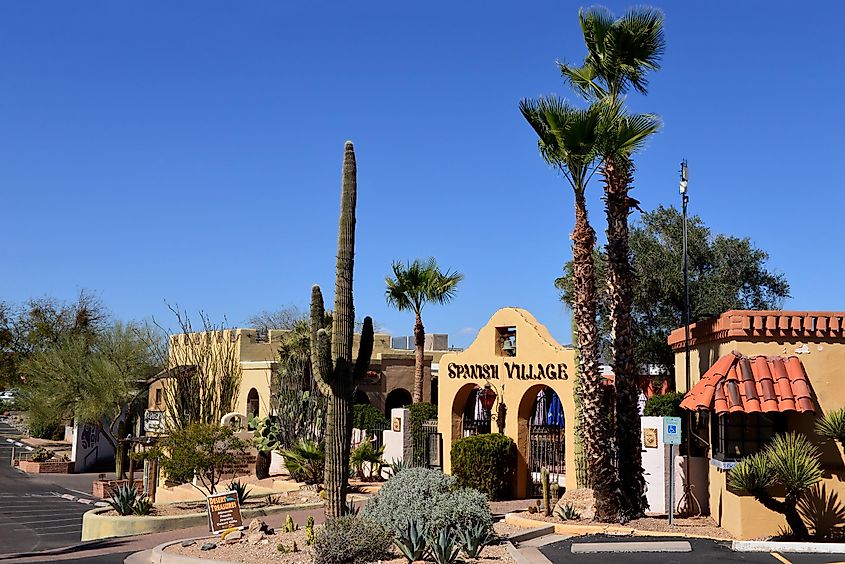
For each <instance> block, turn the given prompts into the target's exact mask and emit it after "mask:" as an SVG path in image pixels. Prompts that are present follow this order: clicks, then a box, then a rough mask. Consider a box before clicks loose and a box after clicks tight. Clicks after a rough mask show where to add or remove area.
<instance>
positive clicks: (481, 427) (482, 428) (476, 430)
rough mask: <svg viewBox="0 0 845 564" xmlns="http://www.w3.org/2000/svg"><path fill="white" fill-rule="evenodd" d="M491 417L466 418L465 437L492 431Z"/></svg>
mask: <svg viewBox="0 0 845 564" xmlns="http://www.w3.org/2000/svg"><path fill="white" fill-rule="evenodd" d="M490 428H491V427H490V419H469V418H467V417H465V418H464V422H463V433H462V435H463V436H464V437H470V436H472V435H482V434H484V433H489V432H490Z"/></svg>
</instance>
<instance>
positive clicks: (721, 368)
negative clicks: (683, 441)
mask: <svg viewBox="0 0 845 564" xmlns="http://www.w3.org/2000/svg"><path fill="white" fill-rule="evenodd" d="M684 343H685V341H684V329H683V328H680V329H678V330H676V331H674V332H672V334H671V335H670V336H669V344H670V345H671V346H672V348H673V349H674V351H675V360H676V370H675V374H676V381H675V385H676V388H677V389H678V390H679V391H685V392H687V390H686V374H685V356H684ZM690 365H691V370H690V372H691V384H692V385H691V388H690V390H689V391H688V393H687V394H686V396H685V398H684V401H683V403H682V404H681V407H682V408H683V409H685V410H686V411H687V413H688V415H687V417H686V419H685V421H684V423H685V425H691V430H692V432H693V434H694V438H693V439H692V442H693V446H694V448H693V451H695V450H703V452H699V453H698V454H703V458H704V459H705V462H706V468H707V471H706V473H705V479H704V483H703V484H701V485H702V486H703V487H697V488H696V493H697V495H699V496H706V497H707V500H706V501H707V502H709V509H710V514H711V516H712V517H713V518H714V519H715V520H716V522H717V523H718V524H719V525H721V526H722V527H724V528H725V529H727V530H728V531H730V532H731V533H733V534H734V535H735V536H737V537H738V538H756V537H762V536H767V535H774V534H777V533H778V531H779V530H780V529H781V528H782V527H786V522H785V520H784V519H783V517H782V516H781V515H780V514H777V513H774V512H772V511H769V510H768V509H766V508H764V507H763V506H762V505H761V504H760V503H759V502H757V501H756V500H755V499H754V498H753V497H752V496H751V495H748V494H746V493H744V492H740V491H734V490H733V489H732V488H730V487H729V486H728V476H729V473H730V469H731V468H732V467H733V466H734V465H735V464H736V462H737V461H738V460H741V459H742V458H743V457H745V456H748V455H749V454H753V453H754V452H757V451H759V450H760V449H761V448H762V447H763V446H765V444H766V443H767V442H768V440H769V439H770V438H771V437H772V436H773V435H774V434H775V433H781V432H788V431H797V432H800V433H803V434H805V435H807V436H808V437H809V438H810V439H811V440H812V441H813V443H815V444H816V446H817V447H818V448H819V451H820V452H821V464H822V468H823V471H824V478H823V484H824V485H825V487H826V490H827V492H828V493H829V494H831V493H832V494H835V495H838V496H839V499H840V500H842V499H845V484H843V479H845V457H843V452H842V449H841V447H840V446H839V445H838V444H837V443H835V442H834V441H831V440H826V439H823V438H822V437H820V436H818V435H816V433H815V431H814V426H815V422H816V419H817V418H818V417H821V416H822V415H824V414H826V413H828V412H830V411H832V410H835V409H839V408H842V407H843V406H845V385H843V379H842V378H843V373H845V312H830V311H746V310H732V311H727V312H725V313H723V314H722V315H720V316H718V317H716V318H713V319H709V320H706V321H702V322H699V323H697V324H695V325H692V326H691V332H690Z"/></svg>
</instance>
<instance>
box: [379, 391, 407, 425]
mask: <svg viewBox="0 0 845 564" xmlns="http://www.w3.org/2000/svg"><path fill="white" fill-rule="evenodd" d="M412 401H413V400H412V398H411V392H409V391H408V390H406V389H405V388H396V389H395V390H392V391H391V392H390V393H389V394H387V397H386V398H385V399H384V414H385V415H386V416H387V417H388V418H389V417H390V410H392V409H394V408H397V407H405V406H406V405H411V402H412Z"/></svg>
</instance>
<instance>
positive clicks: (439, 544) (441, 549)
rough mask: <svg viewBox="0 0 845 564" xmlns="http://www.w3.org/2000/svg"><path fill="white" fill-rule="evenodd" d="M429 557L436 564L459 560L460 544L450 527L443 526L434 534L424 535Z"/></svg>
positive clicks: (446, 563) (450, 563) (452, 563)
mask: <svg viewBox="0 0 845 564" xmlns="http://www.w3.org/2000/svg"><path fill="white" fill-rule="evenodd" d="M426 543H427V544H428V548H429V550H430V557H431V559H432V560H434V561H435V562H436V563H437V564H454V563H455V562H460V559H459V558H458V556H459V555H460V553H461V545H460V544H458V539H457V536H456V535H455V534H454V533H453V532H452V529H451V528H450V527H443V528H442V529H440V531H438V532H437V533H436V534H429V535H427V536H426Z"/></svg>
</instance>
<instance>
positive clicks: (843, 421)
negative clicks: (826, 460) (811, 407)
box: [816, 407, 845, 446]
mask: <svg viewBox="0 0 845 564" xmlns="http://www.w3.org/2000/svg"><path fill="white" fill-rule="evenodd" d="M816 433H818V434H819V435H821V436H823V437H827V438H829V439H835V440H837V441H839V444H840V445H842V446H845V407H843V408H841V409H837V410H835V411H831V412H830V413H828V414H827V415H825V416H824V417H822V418H821V419H819V420H818V421H816Z"/></svg>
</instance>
